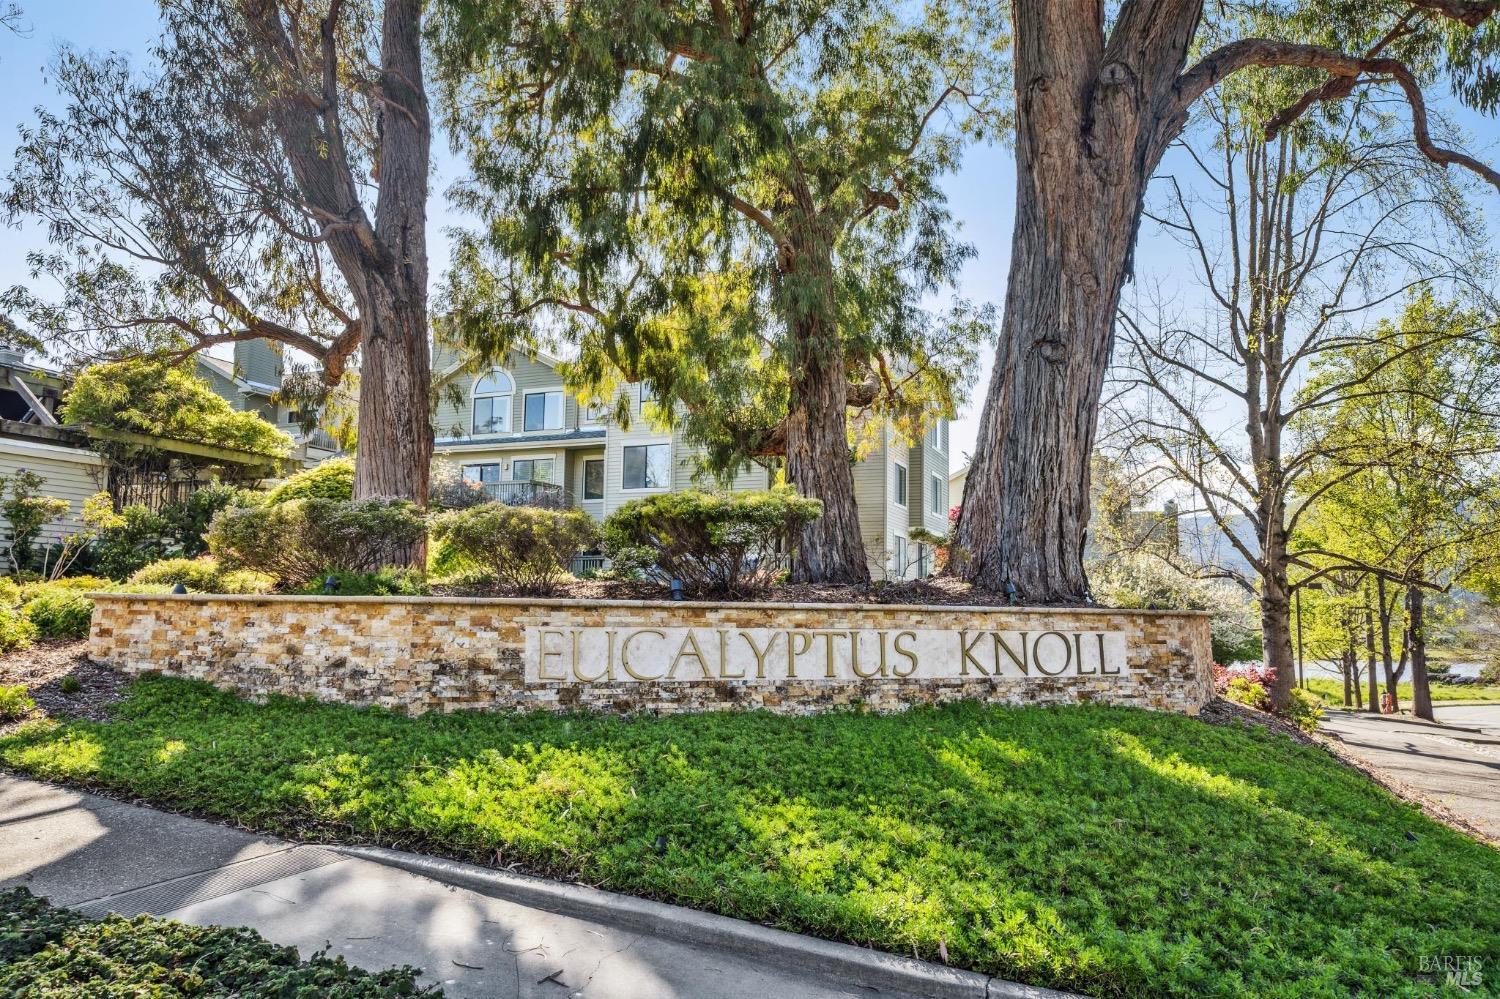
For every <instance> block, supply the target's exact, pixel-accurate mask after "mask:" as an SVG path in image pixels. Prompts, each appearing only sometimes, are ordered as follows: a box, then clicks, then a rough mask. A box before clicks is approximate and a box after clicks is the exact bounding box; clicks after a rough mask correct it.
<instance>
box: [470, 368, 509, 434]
mask: <svg viewBox="0 0 1500 999" xmlns="http://www.w3.org/2000/svg"><path fill="white" fill-rule="evenodd" d="M495 374H502V375H504V376H505V379H506V381H508V382H510V391H509V392H485V393H483V394H480V392H479V383H480V382H482V381H484V380H485V379H486V378H488V377H490V376H491V375H495ZM480 399H504V400H505V426H504V427H503V428H502V429H500V430H484V431H480V430H479V429H478V428H477V427H476V426H475V425H474V422H475V420H476V419H477V417H478V415H479V410H478V403H479V400H480ZM515 415H516V378H515V376H514V375H512V374H511V373H510V372H509V371H507V370H505V369H504V368H491V369H490V370H489V371H486V372H485V373H484V374H482V375H480V376H479V377H478V378H476V379H474V384H473V385H471V386H470V387H469V434H470V435H471V436H472V435H474V434H479V433H486V434H508V433H510V432H511V424H512V422H513V421H514V419H515Z"/></svg>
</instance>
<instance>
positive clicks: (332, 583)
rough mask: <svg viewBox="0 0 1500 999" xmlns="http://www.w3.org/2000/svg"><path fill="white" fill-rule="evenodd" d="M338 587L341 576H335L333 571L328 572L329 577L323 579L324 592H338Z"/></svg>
mask: <svg viewBox="0 0 1500 999" xmlns="http://www.w3.org/2000/svg"><path fill="white" fill-rule="evenodd" d="M338 588H339V577H337V576H335V575H334V574H333V573H331V572H330V573H329V574H328V578H327V579H325V580H323V592H324V593H336V592H338Z"/></svg>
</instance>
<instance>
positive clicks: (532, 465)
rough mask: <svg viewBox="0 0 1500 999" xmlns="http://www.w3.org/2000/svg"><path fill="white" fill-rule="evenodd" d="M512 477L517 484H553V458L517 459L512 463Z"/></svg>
mask: <svg viewBox="0 0 1500 999" xmlns="http://www.w3.org/2000/svg"><path fill="white" fill-rule="evenodd" d="M510 477H511V478H512V479H513V480H515V481H516V482H551V481H552V459H551V458H517V459H516V460H515V461H513V462H511V463H510Z"/></svg>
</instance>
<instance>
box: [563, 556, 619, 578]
mask: <svg viewBox="0 0 1500 999" xmlns="http://www.w3.org/2000/svg"><path fill="white" fill-rule="evenodd" d="M608 568H609V559H607V558H605V557H604V556H603V555H575V556H573V562H572V564H571V565H569V566H568V571H569V572H571V573H572V574H573V575H575V576H582V575H584V574H585V573H594V572H603V571H604V570H605V569H608Z"/></svg>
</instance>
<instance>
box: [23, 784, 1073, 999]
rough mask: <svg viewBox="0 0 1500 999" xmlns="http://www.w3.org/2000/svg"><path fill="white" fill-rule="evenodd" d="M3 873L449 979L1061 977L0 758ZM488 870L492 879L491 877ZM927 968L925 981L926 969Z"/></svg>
mask: <svg viewBox="0 0 1500 999" xmlns="http://www.w3.org/2000/svg"><path fill="white" fill-rule="evenodd" d="M403 858H405V860H403ZM382 860H385V861H387V862H380V861H382ZM395 863H405V864H406V867H408V868H411V869H403V867H400V866H395ZM413 870H422V871H424V872H426V873H432V874H434V875H435V876H437V877H444V878H445V880H446V881H447V883H444V881H439V880H433V878H430V877H424V876H421V875H420V874H417V873H413V872H412V871H413ZM445 872H451V873H452V874H453V875H454V876H452V877H448V876H446V874H445ZM507 877H509V878H510V880H511V882H516V883H519V882H528V883H530V885H531V888H530V894H527V890H526V886H525V885H522V886H521V887H522V889H523V890H522V891H521V892H519V893H517V892H507V891H506V890H505V879H506V878H507ZM0 879H3V880H0V886H6V887H8V886H10V885H25V886H27V887H28V888H30V889H31V891H32V892H33V893H34V894H37V895H41V896H45V897H48V898H50V899H51V900H52V901H53V902H54V903H55V904H58V905H64V906H69V907H73V908H77V909H80V910H83V911H86V912H93V913H103V912H120V913H124V914H136V913H142V912H148V913H151V914H154V915H160V916H170V917H171V918H173V919H179V920H183V921H185V922H190V923H199V924H210V923H211V924H219V925H226V926H250V927H254V928H255V929H256V930H258V931H259V932H260V933H261V934H262V935H263V936H265V937H266V938H267V939H269V940H272V941H274V942H276V943H280V944H288V945H291V946H295V947H297V948H298V949H299V950H300V951H301V952H302V954H303V956H307V955H308V954H311V953H312V952H313V951H315V950H318V949H320V948H323V947H325V946H328V947H330V948H331V950H332V952H333V953H336V954H342V955H343V956H344V957H345V958H346V959H347V960H348V961H349V962H350V963H351V964H355V965H358V966H360V967H364V968H371V969H376V968H385V967H390V966H392V965H400V964H411V965H415V966H417V967H420V968H422V969H423V980H424V981H426V982H440V983H441V984H442V985H443V987H444V990H445V992H446V994H447V995H449V996H454V997H464V996H470V997H480V996H483V997H486V999H513V997H514V999H521V997H526V999H531V997H537V999H572V997H578V999H587V997H599V999H636V997H638V999H673V997H681V999H761V997H766V999H771V997H776V999H783V997H784V999H794V997H795V999H801V997H806V999H835V997H861V999H870V997H889V999H916V997H918V996H958V995H963V996H971V997H986V996H990V997H1002V996H1005V997H1036V999H1043V997H1047V996H1058V995H1060V994H1059V993H1054V992H1048V991H1047V990H1043V989H1030V988H1027V987H1024V986H1017V985H1013V984H1011V983H1006V982H1000V981H997V980H992V979H986V978H985V977H984V976H979V975H970V974H967V973H964V972H954V971H951V970H950V969H941V968H932V967H931V966H923V965H920V964H919V962H904V961H902V960H901V959H894V958H891V957H889V956H888V955H880V954H877V953H875V952H870V951H865V952H857V951H856V949H854V948H847V947H842V945H837V944H828V943H825V942H822V941H813V940H810V939H808V938H805V937H796V936H795V935H792V934H780V933H779V932H778V931H774V930H767V929H765V928H763V927H755V926H753V925H751V924H745V923H740V922H739V921H735V920H726V919H723V918H722V917H717V916H707V915H704V914H698V913H693V912H691V910H682V909H676V908H674V907H668V906H659V905H658V904H657V903H650V902H645V901H642V900H633V899H632V900H626V899H619V897H618V896H608V895H605V894H604V893H600V892H592V891H591V890H590V889H584V888H577V887H573V886H565V885H560V884H556V883H553V882H542V881H540V880H538V879H523V878H517V877H515V876H506V875H500V874H492V872H487V871H485V870H483V869H481V868H473V867H469V866H468V865H453V864H445V863H443V862H438V861H432V860H430V859H429V858H422V857H418V856H416V855H410V854H408V855H401V854H396V853H394V852H384V854H383V853H382V851H364V852H362V853H360V854H359V855H354V854H353V853H343V852H340V851H338V850H337V849H336V848H324V847H318V846H306V845H298V844H293V843H289V842H284V841H281V840H277V839H273V838H269V837H265V836H258V835H254V834H250V833H244V832H239V831H237V830H234V829H230V828H228V827H225V826H221V825H216V824H214V823H211V822H203V821H200V820H197V819H191V818H187V817H184V816H179V815H172V814H169V813H166V812H159V811H155V810H153V809H149V808H140V807H136V806H133V805H126V804H122V803H120V802H117V801H113V800H111V799H108V798H103V797H99V796H97V795H91V794H83V793H79V792H76V791H70V790H66V789H63V788H58V787H54V786H51V785H48V784H41V783H37V782H35V781H29V780H23V779H19V778H14V777H9V776H6V775H3V774H0ZM492 883H493V884H494V885H496V886H498V887H497V891H495V892H490V891H487V890H486V886H487V885H490V884H492ZM459 885H465V887H459ZM476 887H477V888H478V889H479V890H474V889H475V888H476ZM497 894H501V895H506V894H508V895H510V897H511V899H515V898H520V899H524V900H527V901H530V902H532V903H533V904H529V905H528V904H518V902H517V901H514V900H507V898H504V897H496V895H497ZM549 896H552V897H556V898H558V899H566V898H568V897H573V898H575V899H576V898H581V899H583V902H582V903H579V904H573V903H570V902H564V903H563V904H559V905H555V906H552V909H553V910H560V911H567V912H573V913H575V914H574V915H563V914H559V911H548V909H545V908H540V907H538V905H537V904H536V903H537V902H538V901H540V902H541V903H542V904H545V899H546V898H547V897H549ZM600 899H606V900H607V899H619V906H620V908H621V910H622V918H621V919H608V918H580V917H579V916H578V915H576V913H578V912H589V911H593V912H595V913H598V914H600V915H601V917H602V916H603V915H604V914H605V913H606V912H607V909H606V908H604V907H601V906H600V904H599V901H598V900H600ZM591 900H592V901H591ZM627 909H630V910H633V911H634V913H635V918H634V919H633V920H632V919H628V918H623V916H624V915H625V912H624V910H627ZM642 912H645V913H647V916H646V917H642V916H641V913H642ZM673 914H679V915H678V916H675V917H674V915H673ZM664 915H665V917H666V919H668V920H670V919H672V918H684V919H687V920H694V919H696V920H698V921H699V922H701V923H703V924H704V925H705V926H706V927H707V929H706V930H704V931H703V932H700V933H699V936H700V938H701V939H703V940H713V939H720V938H722V939H723V940H725V941H726V944H724V945H718V946H713V945H706V944H703V943H700V944H698V945H694V944H689V943H684V942H680V941H681V940H682V939H685V937H684V936H683V935H682V934H674V933H664V932H652V930H651V927H652V926H653V923H654V924H655V925H656V926H657V927H658V928H660V927H661V925H662V923H663V917H664ZM715 933H717V934H718V937H715ZM668 936H676V937H677V939H668V938H667V937H668ZM690 937H691V934H689V937H688V938H690ZM747 941H748V944H746V942H747ZM757 941H758V942H759V945H758V946H751V945H753V944H756V943H757ZM737 944H745V945H744V946H739V947H738V949H736V945H737ZM788 945H790V946H788ZM778 948H780V950H779V952H778ZM860 953H863V954H866V955H869V959H868V964H869V971H868V973H867V974H862V973H861V972H860V970H859V968H860V963H861V962H863V961H865V960H866V959H864V958H861V957H860V956H859V954H860ZM825 957H831V960H826V961H825V960H822V959H823V958H825ZM851 958H852V962H851ZM893 966H904V971H906V972H911V973H912V976H913V978H914V979H915V980H916V981H915V984H916V987H915V988H914V989H909V988H893V987H892V982H893V981H902V980H903V979H900V978H899V974H900V973H902V972H903V967H896V968H895V970H896V972H897V974H898V977H896V978H893V977H892V974H891V971H892V967H893ZM830 968H831V969H838V971H837V973H830V972H829V970H828V969H830ZM928 969H930V974H931V975H932V981H930V982H927V983H922V982H921V981H920V979H921V978H922V976H923V975H926V974H929V970H928ZM909 983H910V981H909Z"/></svg>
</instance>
